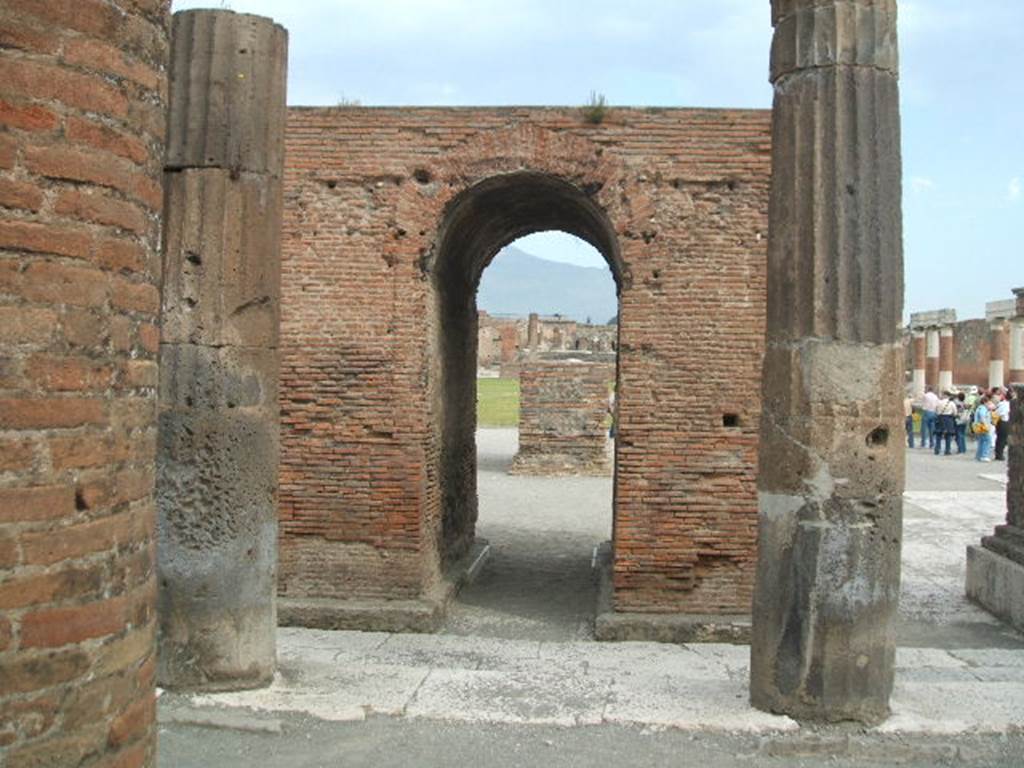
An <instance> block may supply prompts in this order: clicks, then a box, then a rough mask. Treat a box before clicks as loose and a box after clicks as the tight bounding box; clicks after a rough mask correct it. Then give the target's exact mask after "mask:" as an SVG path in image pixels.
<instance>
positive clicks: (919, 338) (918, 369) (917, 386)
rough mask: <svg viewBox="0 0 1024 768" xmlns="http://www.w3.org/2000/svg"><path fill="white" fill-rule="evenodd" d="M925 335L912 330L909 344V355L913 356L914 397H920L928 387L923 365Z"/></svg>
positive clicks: (920, 331) (925, 357) (924, 360)
mask: <svg viewBox="0 0 1024 768" xmlns="http://www.w3.org/2000/svg"><path fill="white" fill-rule="evenodd" d="M924 337H925V333H924V331H923V330H918V329H914V331H913V337H912V341H911V344H912V345H913V346H912V347H911V355H912V356H913V364H914V369H913V371H914V373H913V376H914V379H913V381H914V383H913V390H914V392H913V394H914V397H921V396H922V395H923V394H924V388H925V387H926V386H927V385H928V382H927V377H926V374H925V364H926V360H927V355H926V353H925V340H924Z"/></svg>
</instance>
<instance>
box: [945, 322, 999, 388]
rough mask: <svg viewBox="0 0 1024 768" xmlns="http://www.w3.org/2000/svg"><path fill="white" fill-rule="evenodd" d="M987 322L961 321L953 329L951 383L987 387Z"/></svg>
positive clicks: (988, 331) (988, 338) (988, 340)
mask: <svg viewBox="0 0 1024 768" xmlns="http://www.w3.org/2000/svg"><path fill="white" fill-rule="evenodd" d="M989 329H990V324H989V322H988V321H987V320H962V321H960V322H959V323H957V324H956V325H955V326H954V328H953V383H954V384H958V385H960V384H963V385H970V384H975V385H977V386H979V387H987V386H988V363H989V353H990V340H991V338H990V337H991V331H990V330H989Z"/></svg>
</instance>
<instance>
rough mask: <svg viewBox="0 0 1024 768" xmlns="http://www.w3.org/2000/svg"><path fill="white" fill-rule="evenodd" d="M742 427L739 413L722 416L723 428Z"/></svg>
mask: <svg viewBox="0 0 1024 768" xmlns="http://www.w3.org/2000/svg"><path fill="white" fill-rule="evenodd" d="M739 425H740V415H739V414H738V413H723V414H722V426H723V427H729V428H735V427H738V426H739Z"/></svg>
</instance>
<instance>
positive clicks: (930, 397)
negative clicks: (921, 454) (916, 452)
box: [921, 387, 939, 448]
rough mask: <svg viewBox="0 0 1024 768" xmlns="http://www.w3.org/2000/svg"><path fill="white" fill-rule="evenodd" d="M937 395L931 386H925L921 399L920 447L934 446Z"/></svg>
mask: <svg viewBox="0 0 1024 768" xmlns="http://www.w3.org/2000/svg"><path fill="white" fill-rule="evenodd" d="M938 405H939V397H938V395H936V394H935V391H934V390H933V389H932V388H931V387H926V388H925V392H924V398H923V399H922V401H921V447H922V448H934V447H935V409H936V408H937V407H938Z"/></svg>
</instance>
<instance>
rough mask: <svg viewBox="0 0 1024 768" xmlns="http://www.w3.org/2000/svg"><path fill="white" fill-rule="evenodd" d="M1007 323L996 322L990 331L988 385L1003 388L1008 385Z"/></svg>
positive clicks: (1002, 321) (1003, 321)
mask: <svg viewBox="0 0 1024 768" xmlns="http://www.w3.org/2000/svg"><path fill="white" fill-rule="evenodd" d="M1006 342H1007V339H1006V321H1005V320H996V321H994V322H993V323H992V325H991V326H990V331H989V342H988V344H989V346H988V348H989V356H988V385H989V386H990V387H1001V386H1003V385H1004V384H1006V352H1007V349H1006V347H1007V343H1006Z"/></svg>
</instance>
